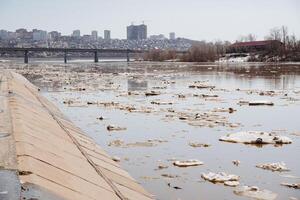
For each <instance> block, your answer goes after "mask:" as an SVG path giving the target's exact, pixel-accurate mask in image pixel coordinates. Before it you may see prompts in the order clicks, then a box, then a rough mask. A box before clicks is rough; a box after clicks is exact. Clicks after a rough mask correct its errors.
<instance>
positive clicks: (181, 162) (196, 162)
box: [173, 159, 204, 167]
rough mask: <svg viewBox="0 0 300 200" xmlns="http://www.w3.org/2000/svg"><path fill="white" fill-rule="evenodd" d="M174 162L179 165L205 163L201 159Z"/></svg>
mask: <svg viewBox="0 0 300 200" xmlns="http://www.w3.org/2000/svg"><path fill="white" fill-rule="evenodd" d="M173 164H174V165H175V166H177V167H191V166H197V165H203V164H204V163H203V162H201V161H199V160H195V159H191V160H185V161H179V160H177V161H175V162H173Z"/></svg>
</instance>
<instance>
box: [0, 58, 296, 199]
mask: <svg viewBox="0 0 300 200" xmlns="http://www.w3.org/2000/svg"><path fill="white" fill-rule="evenodd" d="M0 65H1V66H2V67H5V68H15V69H16V71H18V72H20V73H22V74H23V75H25V76H26V77H27V78H29V79H30V80H31V81H32V82H33V83H34V84H35V85H37V86H39V87H40V88H41V92H42V94H43V95H44V96H46V97H47V98H48V99H49V100H51V101H52V102H53V103H55V104H56V105H57V106H58V107H59V108H60V109H61V110H62V112H63V113H64V114H65V115H66V116H67V117H69V118H70V119H71V120H72V121H73V122H74V123H75V124H76V125H77V126H78V127H80V128H81V129H83V130H84V131H85V132H86V133H87V134H88V135H89V136H90V137H92V138H93V139H94V140H95V141H96V142H97V143H98V144H99V145H101V147H103V148H104V149H105V150H106V151H107V152H108V153H109V154H110V155H112V156H117V157H119V158H120V159H121V161H120V163H121V165H122V166H123V168H124V169H126V170H127V171H128V172H129V173H130V174H131V175H132V176H133V177H134V178H135V179H137V180H138V182H140V183H141V184H142V185H143V186H144V187H145V188H146V189H147V190H148V191H149V192H151V193H152V194H154V195H155V197H156V198H157V199H161V200H169V199H184V200H194V199H204V200H206V199H228V200H229V199H247V198H246V197H241V196H237V195H236V194H234V190H235V189H236V188H235V187H228V186H224V185H223V184H213V183H211V182H208V181H205V180H204V179H202V178H201V174H202V173H207V172H226V173H229V174H235V175H238V176H240V180H239V182H240V185H242V186H243V185H248V186H258V187H259V188H260V189H267V190H270V191H272V192H274V193H276V194H278V196H277V199H284V200H285V199H289V198H290V197H294V198H298V199H300V190H299V189H293V188H288V187H285V186H282V185H280V183H282V182H288V183H299V182H300V158H299V155H300V154H299V153H300V65H297V64H276V65H271V64H269V65H264V64H243V65H223V66H220V65H215V64H213V63H205V64H185V63H163V64H162V63H130V64H127V63H99V64H93V63H90V64H84V63H78V64H67V65H61V64H49V63H48V64H47V63H45V64H43V63H41V64H31V65H23V64H14V63H6V64H0ZM199 84H200V85H205V86H212V87H209V88H202V89H199V88H190V87H189V86H192V85H199ZM150 91H155V92H157V93H159V95H156V96H146V95H145V92H150ZM207 95H210V96H207ZM211 95H214V96H211ZM249 100H267V101H271V102H273V103H274V105H273V106H249V105H240V104H239V102H240V101H249ZM112 102H114V103H112ZM229 108H233V109H234V110H236V111H233V112H231V113H230V112H228V111H227V110H228V109H229ZM224 109H225V110H224ZM197 113H198V114H197ZM196 115H198V116H201V117H200V119H199V120H193V118H192V117H191V116H196ZM101 117H102V118H103V119H102V120H101ZM99 118H100V119H99ZM108 125H114V126H118V127H121V128H126V130H119V131H108V130H107V126H108ZM240 131H267V132H274V133H276V134H278V135H283V136H287V137H289V138H290V139H292V140H293V142H292V144H285V145H260V146H254V145H245V144H239V143H227V142H222V141H219V138H220V137H221V136H224V135H226V134H228V133H236V132H240ZM113 142H115V143H113ZM191 142H193V143H204V144H208V145H207V146H206V147H203V146H202V147H192V146H190V145H189V143H191ZM110 144H111V145H110ZM188 159H197V160H200V161H202V162H204V164H203V165H200V166H193V167H186V168H180V167H176V166H174V165H173V161H174V160H188ZM233 160H239V161H240V164H239V165H238V166H236V165H234V164H233V163H232V161H233ZM273 162H284V163H285V164H286V165H287V167H288V168H289V169H290V171H287V172H273V171H269V170H263V169H260V168H257V167H256V165H257V164H261V163H273ZM159 165H162V166H164V167H166V168H163V169H158V166H159ZM165 176H169V177H165Z"/></svg>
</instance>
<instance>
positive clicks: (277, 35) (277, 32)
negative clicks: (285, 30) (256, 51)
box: [269, 27, 282, 41]
mask: <svg viewBox="0 0 300 200" xmlns="http://www.w3.org/2000/svg"><path fill="white" fill-rule="evenodd" d="M269 38H270V39H272V40H278V41H281V39H282V34H281V29H280V28H278V27H275V28H272V29H271V30H270V36H269Z"/></svg>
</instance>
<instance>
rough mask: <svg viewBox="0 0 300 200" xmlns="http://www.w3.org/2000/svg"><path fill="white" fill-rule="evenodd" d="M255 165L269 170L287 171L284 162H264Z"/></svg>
mask: <svg viewBox="0 0 300 200" xmlns="http://www.w3.org/2000/svg"><path fill="white" fill-rule="evenodd" d="M256 167H258V168H261V169H266V170H271V171H280V172H282V171H289V169H288V168H287V167H286V164H285V163H284V162H277V163H265V164H259V165H256Z"/></svg>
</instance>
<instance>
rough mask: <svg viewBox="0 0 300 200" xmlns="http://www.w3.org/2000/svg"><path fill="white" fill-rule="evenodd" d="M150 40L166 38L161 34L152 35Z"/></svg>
mask: <svg viewBox="0 0 300 200" xmlns="http://www.w3.org/2000/svg"><path fill="white" fill-rule="evenodd" d="M149 38H150V39H151V40H165V39H166V37H165V36H164V35H163V34H159V35H150V36H149Z"/></svg>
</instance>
